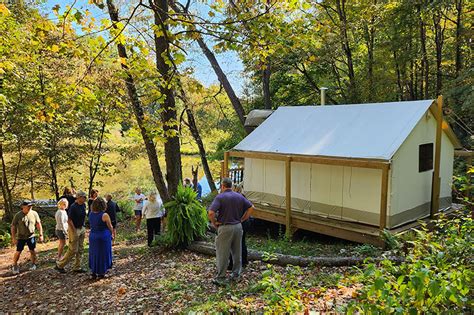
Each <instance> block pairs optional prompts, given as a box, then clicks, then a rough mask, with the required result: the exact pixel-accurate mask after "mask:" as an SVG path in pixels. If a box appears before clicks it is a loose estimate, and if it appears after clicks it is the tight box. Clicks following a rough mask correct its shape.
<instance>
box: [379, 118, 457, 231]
mask: <svg viewBox="0 0 474 315" xmlns="http://www.w3.org/2000/svg"><path fill="white" fill-rule="evenodd" d="M435 137H436V119H435V118H434V116H433V115H432V114H431V113H430V112H427V113H426V115H425V116H424V117H423V118H422V119H421V120H420V121H419V122H418V124H417V125H416V127H415V128H414V129H413V131H412V132H411V133H410V135H409V136H408V138H407V139H406V140H405V142H404V143H403V144H402V146H401V147H400V149H399V150H398V151H397V152H396V153H395V155H394V157H393V159H392V167H391V169H392V178H391V184H392V190H391V206H390V209H389V218H388V224H389V226H391V227H393V226H398V225H401V224H403V223H406V222H410V221H413V220H416V219H418V218H421V217H425V216H428V215H429V214H430V201H431V186H432V177H433V171H432V170H430V171H425V172H421V173H420V172H419V169H418V166H419V165H418V164H419V163H418V160H419V146H420V144H425V143H433V144H434V142H435ZM441 139H442V140H441V164H440V177H441V189H440V190H441V191H440V207H441V208H444V207H447V206H449V205H450V204H451V184H452V175H453V159H454V147H453V144H452V143H451V141H450V140H449V138H448V137H447V136H446V134H445V133H444V132H443V133H442V138H441ZM433 148H434V146H433Z"/></svg>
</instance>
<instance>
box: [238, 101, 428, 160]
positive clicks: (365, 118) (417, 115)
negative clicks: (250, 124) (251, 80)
mask: <svg viewBox="0 0 474 315" xmlns="http://www.w3.org/2000/svg"><path fill="white" fill-rule="evenodd" d="M432 103H433V100H423V101H410V102H391V103H373V104H354V105H327V106H294V107H279V108H278V109H277V110H276V111H275V112H274V113H273V114H272V115H271V116H270V117H269V118H268V119H267V120H266V121H265V122H263V124H261V125H260V126H259V127H258V128H256V129H255V130H254V131H253V132H252V133H251V134H250V135H248V136H247V137H246V138H245V139H244V140H242V141H241V142H240V143H239V144H238V145H237V146H236V147H235V148H234V149H235V150H240V151H254V152H271V153H282V154H301V155H313V156H314V155H316V156H331V157H346V158H366V159H383V160H389V159H390V158H392V156H393V155H394V154H395V152H396V151H397V150H398V148H399V147H400V146H401V145H402V143H403V142H404V141H405V139H406V138H407V137H408V135H409V134H410V132H411V131H412V130H413V128H415V126H416V124H417V123H418V122H419V121H420V119H421V118H422V117H423V115H424V114H425V113H426V111H427V110H428V109H429V107H430V105H431V104H432Z"/></svg>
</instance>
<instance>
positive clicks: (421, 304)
mask: <svg viewBox="0 0 474 315" xmlns="http://www.w3.org/2000/svg"><path fill="white" fill-rule="evenodd" d="M473 229H474V221H473V219H472V218H471V217H470V214H469V213H468V212H467V211H466V212H465V213H460V214H458V216H456V217H455V218H446V217H441V218H440V219H439V220H438V221H437V222H436V227H435V230H434V231H433V232H429V231H428V230H427V229H426V228H425V227H423V228H422V229H421V230H417V231H416V233H417V234H418V235H417V239H416V240H414V241H410V242H408V243H409V244H410V245H411V246H412V248H411V249H410V250H409V253H408V254H407V255H406V257H405V259H406V260H405V262H403V263H401V264H400V265H397V264H396V263H394V262H392V261H390V260H388V259H386V260H383V261H382V262H381V264H380V265H375V264H373V263H371V264H368V265H366V266H365V271H364V272H363V273H362V274H361V275H360V277H361V278H360V280H361V281H362V283H363V284H364V287H363V288H362V290H361V291H360V294H359V296H358V298H357V301H355V302H353V303H351V305H350V306H349V308H348V312H349V313H354V312H356V313H364V314H380V313H395V314H406V313H410V314H417V313H420V312H421V313H426V312H428V313H446V312H448V313H463V312H466V311H467V310H469V309H472V307H473V306H474V304H473V299H472V296H473V291H472V290H473V288H472V280H473V277H474V269H473V267H474V265H473V261H472V257H474V248H473V246H472V244H473V242H474V234H473V232H474V231H473Z"/></svg>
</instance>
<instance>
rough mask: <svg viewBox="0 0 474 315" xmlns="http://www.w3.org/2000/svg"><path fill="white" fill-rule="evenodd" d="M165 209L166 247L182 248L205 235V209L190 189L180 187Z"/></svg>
mask: <svg viewBox="0 0 474 315" xmlns="http://www.w3.org/2000/svg"><path fill="white" fill-rule="evenodd" d="M165 209H166V212H167V218H168V223H167V226H168V230H167V232H166V235H165V241H166V243H167V245H168V246H170V247H173V248H182V247H185V246H187V245H189V244H190V243H191V242H192V241H194V240H196V239H198V238H200V237H203V236H204V235H205V233H206V227H207V213H206V209H205V208H204V207H203V206H202V205H201V203H200V202H199V201H198V200H197V194H196V192H195V191H194V190H193V189H192V188H190V187H183V186H182V185H180V186H179V187H178V191H177V193H176V196H175V197H174V198H173V200H172V201H170V202H167V203H166V204H165Z"/></svg>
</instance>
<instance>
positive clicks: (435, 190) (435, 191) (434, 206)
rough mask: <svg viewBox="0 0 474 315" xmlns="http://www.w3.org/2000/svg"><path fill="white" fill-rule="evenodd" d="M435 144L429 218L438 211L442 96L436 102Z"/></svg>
mask: <svg viewBox="0 0 474 315" xmlns="http://www.w3.org/2000/svg"><path fill="white" fill-rule="evenodd" d="M436 105H437V106H436V109H437V117H436V143H435V152H434V168H433V180H432V184H431V211H430V214H431V218H433V217H434V215H435V214H436V213H437V212H438V209H439V194H440V184H441V179H440V178H439V166H440V162H441V161H440V159H441V132H442V128H443V96H442V95H440V96H438V99H437V100H436Z"/></svg>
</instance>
